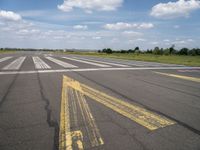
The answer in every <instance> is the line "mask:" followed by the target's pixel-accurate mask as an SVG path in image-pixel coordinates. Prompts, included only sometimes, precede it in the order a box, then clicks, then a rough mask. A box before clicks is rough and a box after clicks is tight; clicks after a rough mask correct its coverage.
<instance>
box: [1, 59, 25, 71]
mask: <svg viewBox="0 0 200 150" xmlns="http://www.w3.org/2000/svg"><path fill="white" fill-rule="evenodd" d="M25 59H26V57H19V58H17V59H16V60H14V61H13V62H11V63H10V64H8V65H7V66H5V67H4V68H3V70H19V68H20V67H21V65H22V63H23V62H24V60H25Z"/></svg>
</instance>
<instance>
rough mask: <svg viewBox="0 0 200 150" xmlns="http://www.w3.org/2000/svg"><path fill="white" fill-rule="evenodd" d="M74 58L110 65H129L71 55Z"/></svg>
mask: <svg viewBox="0 0 200 150" xmlns="http://www.w3.org/2000/svg"><path fill="white" fill-rule="evenodd" d="M73 58H75V59H81V60H86V61H92V62H96V63H103V64H107V65H112V66H118V67H129V66H128V65H123V64H118V63H112V62H105V61H104V62H103V61H98V60H93V59H86V58H80V57H73Z"/></svg>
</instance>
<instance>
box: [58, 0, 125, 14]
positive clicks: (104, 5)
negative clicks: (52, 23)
mask: <svg viewBox="0 0 200 150" xmlns="http://www.w3.org/2000/svg"><path fill="white" fill-rule="evenodd" d="M122 3H123V0H64V2H63V4H62V5H58V9H60V10H62V11H65V12H69V11H72V10H73V9H74V8H81V9H83V10H85V12H87V13H92V11H93V10H98V11H113V10H116V9H117V8H118V7H120V6H121V5H122Z"/></svg>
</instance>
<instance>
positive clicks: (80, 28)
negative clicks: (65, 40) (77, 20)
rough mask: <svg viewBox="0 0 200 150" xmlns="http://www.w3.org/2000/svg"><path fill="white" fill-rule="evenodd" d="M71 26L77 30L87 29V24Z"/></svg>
mask: <svg viewBox="0 0 200 150" xmlns="http://www.w3.org/2000/svg"><path fill="white" fill-rule="evenodd" d="M73 28H74V29H77V30H87V29H88V26H87V25H75V26H73Z"/></svg>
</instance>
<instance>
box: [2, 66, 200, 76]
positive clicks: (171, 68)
mask: <svg viewBox="0 0 200 150" xmlns="http://www.w3.org/2000/svg"><path fill="white" fill-rule="evenodd" d="M177 69H178V70H180V69H182V70H183V69H200V67H145V68H87V69H62V70H39V71H35V70H34V71H4V72H0V75H13V74H36V73H65V72H90V71H124V70H130V71H131V70H177Z"/></svg>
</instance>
